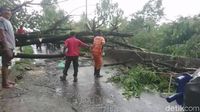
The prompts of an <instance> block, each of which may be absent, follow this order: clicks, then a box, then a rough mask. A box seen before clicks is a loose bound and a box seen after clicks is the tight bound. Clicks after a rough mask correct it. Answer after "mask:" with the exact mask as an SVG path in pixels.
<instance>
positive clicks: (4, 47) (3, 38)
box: [0, 29, 8, 50]
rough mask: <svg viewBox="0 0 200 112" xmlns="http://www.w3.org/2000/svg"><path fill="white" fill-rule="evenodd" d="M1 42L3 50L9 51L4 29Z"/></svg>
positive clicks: (0, 31) (1, 33)
mask: <svg viewBox="0 0 200 112" xmlns="http://www.w3.org/2000/svg"><path fill="white" fill-rule="evenodd" d="M0 41H1V44H2V46H3V49H4V50H6V49H8V46H7V44H6V41H5V35H4V30H3V29H0Z"/></svg>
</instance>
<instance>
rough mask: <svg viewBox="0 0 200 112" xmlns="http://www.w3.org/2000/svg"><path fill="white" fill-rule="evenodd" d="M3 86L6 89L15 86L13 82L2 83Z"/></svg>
mask: <svg viewBox="0 0 200 112" xmlns="http://www.w3.org/2000/svg"><path fill="white" fill-rule="evenodd" d="M2 87H3V88H5V89H9V88H13V87H14V85H12V84H6V85H2Z"/></svg>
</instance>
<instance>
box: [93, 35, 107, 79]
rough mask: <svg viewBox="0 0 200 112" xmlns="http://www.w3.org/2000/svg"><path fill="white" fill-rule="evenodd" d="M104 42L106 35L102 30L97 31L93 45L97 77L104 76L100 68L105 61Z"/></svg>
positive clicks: (95, 74)
mask: <svg viewBox="0 0 200 112" xmlns="http://www.w3.org/2000/svg"><path fill="white" fill-rule="evenodd" d="M104 44H105V39H104V37H103V36H102V34H101V32H100V31H97V33H96V35H95V37H94V40H93V45H92V47H91V52H92V56H93V60H94V76H95V77H96V78H99V77H102V75H100V70H101V66H102V63H103V59H102V52H103V45H104Z"/></svg>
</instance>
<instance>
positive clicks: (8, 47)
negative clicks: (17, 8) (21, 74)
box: [0, 8, 15, 88]
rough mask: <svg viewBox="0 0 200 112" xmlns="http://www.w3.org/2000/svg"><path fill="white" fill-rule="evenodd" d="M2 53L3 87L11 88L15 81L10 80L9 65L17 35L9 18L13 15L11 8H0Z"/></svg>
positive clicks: (0, 51) (0, 46)
mask: <svg viewBox="0 0 200 112" xmlns="http://www.w3.org/2000/svg"><path fill="white" fill-rule="evenodd" d="M0 14H1V17H0V54H1V56H2V68H1V72H2V87H3V88H11V87H13V85H14V82H11V81H9V80H8V75H9V70H8V66H10V64H11V60H12V58H13V50H14V48H15V36H14V31H13V27H12V24H11V23H10V21H9V19H10V17H11V16H12V13H11V11H10V9H8V8H0Z"/></svg>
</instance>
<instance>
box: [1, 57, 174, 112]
mask: <svg viewBox="0 0 200 112" xmlns="http://www.w3.org/2000/svg"><path fill="white" fill-rule="evenodd" d="M44 63H45V64H44ZM44 63H43V64H42V63H40V64H39V65H38V67H36V68H34V70H32V71H28V72H27V74H26V75H25V78H24V79H23V80H22V81H21V82H20V83H19V84H18V85H17V86H16V88H14V89H10V90H6V89H3V90H1V92H0V108H1V110H0V112H165V111H166V110H165V108H166V107H167V106H169V104H168V103H167V102H166V101H165V99H163V98H161V97H160V96H159V95H158V94H150V93H148V94H147V93H144V94H142V97H141V98H140V99H138V98H132V99H130V100H126V99H125V98H124V97H123V95H122V92H121V91H122V90H121V89H120V88H119V87H117V86H115V85H114V84H112V83H110V82H107V78H108V77H110V76H111V75H113V74H116V70H115V69H113V68H110V67H106V68H103V70H102V75H104V77H103V78H101V79H95V78H94V76H93V68H92V66H88V65H90V64H91V63H90V62H88V60H87V61H85V60H82V61H80V66H81V67H80V68H79V75H78V82H76V83H74V82H73V76H72V74H73V71H72V70H73V69H72V66H71V67H70V70H69V72H68V73H69V76H68V77H67V81H65V82H61V81H60V80H59V76H60V75H61V74H62V70H61V69H59V68H58V67H57V64H58V61H56V60H46V61H44ZM83 66H85V67H83ZM171 105H172V104H171Z"/></svg>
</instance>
